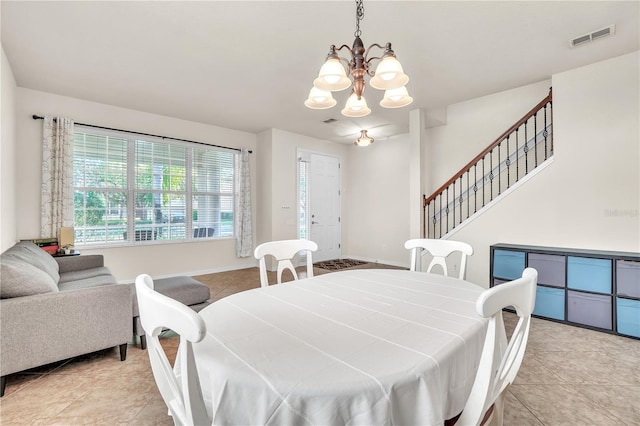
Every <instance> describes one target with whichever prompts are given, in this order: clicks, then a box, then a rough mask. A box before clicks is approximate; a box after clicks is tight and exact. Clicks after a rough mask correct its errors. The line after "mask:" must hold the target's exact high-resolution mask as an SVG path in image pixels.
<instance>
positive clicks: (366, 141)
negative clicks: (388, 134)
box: [353, 130, 374, 146]
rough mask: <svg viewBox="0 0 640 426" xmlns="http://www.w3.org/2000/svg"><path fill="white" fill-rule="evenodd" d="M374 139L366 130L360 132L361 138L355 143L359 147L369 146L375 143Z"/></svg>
mask: <svg viewBox="0 0 640 426" xmlns="http://www.w3.org/2000/svg"><path fill="white" fill-rule="evenodd" d="M373 141H374V139H373V138H372V137H371V136H369V135H368V134H367V131H366V130H360V136H358V138H357V139H356V140H355V141H354V142H353V143H354V144H356V145H358V146H369V145H371V144H372V143H373Z"/></svg>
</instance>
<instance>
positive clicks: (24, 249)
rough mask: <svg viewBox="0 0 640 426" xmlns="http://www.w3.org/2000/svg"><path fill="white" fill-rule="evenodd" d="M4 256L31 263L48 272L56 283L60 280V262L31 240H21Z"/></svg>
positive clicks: (3, 254)
mask: <svg viewBox="0 0 640 426" xmlns="http://www.w3.org/2000/svg"><path fill="white" fill-rule="evenodd" d="M2 257H6V258H9V257H11V258H15V259H19V260H22V261H24V262H26V263H29V264H31V265H33V266H35V267H36V268H38V269H40V270H41V271H43V272H46V273H47V274H48V275H49V276H50V277H51V279H53V281H54V283H56V284H57V283H58V281H59V280H60V274H59V273H58V262H56V260H55V259H54V258H53V256H51V255H50V254H49V253H47V252H46V251H44V250H42V249H41V248H40V247H38V246H37V245H35V244H34V243H32V242H29V241H20V242H19V243H17V244H16V245H14V246H13V247H11V248H10V249H8V250H7V251H5V252H4V253H2Z"/></svg>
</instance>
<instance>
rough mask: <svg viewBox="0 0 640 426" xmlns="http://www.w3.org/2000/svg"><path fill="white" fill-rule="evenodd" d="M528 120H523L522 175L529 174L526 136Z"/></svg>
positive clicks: (527, 139)
mask: <svg viewBox="0 0 640 426" xmlns="http://www.w3.org/2000/svg"><path fill="white" fill-rule="evenodd" d="M528 122H529V120H525V122H524V175H525V176H526V175H528V174H529V137H528V136H527V123H528Z"/></svg>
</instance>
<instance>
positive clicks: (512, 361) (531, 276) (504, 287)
mask: <svg viewBox="0 0 640 426" xmlns="http://www.w3.org/2000/svg"><path fill="white" fill-rule="evenodd" d="M537 282H538V271H536V270H535V269H533V268H527V269H525V270H524V272H523V273H522V278H518V279H517V280H514V281H509V282H507V283H504V284H500V285H497V286H495V287H492V288H490V289H488V290H485V291H484V292H483V293H482V294H481V295H480V297H479V298H478V300H477V301H476V312H477V313H478V315H480V316H482V317H485V318H489V325H488V328H487V334H486V336H485V340H484V348H483V350H482V356H481V358H480V364H479V365H478V372H477V374H476V378H475V380H474V382H473V387H472V389H471V394H470V395H469V399H467V403H466V405H465V407H464V410H463V411H462V414H461V415H460V417H459V418H458V419H457V420H456V419H452V420H449V421H447V422H445V426H451V425H454V424H455V425H458V426H477V425H484V424H488V422H489V421H490V422H491V424H492V425H502V423H503V409H504V393H505V391H506V389H507V387H508V386H509V385H510V384H511V383H513V381H514V380H515V378H516V375H517V374H518V370H519V369H520V365H521V364H522V359H523V358H524V353H525V350H526V347H527V339H528V337H529V328H530V326H531V313H532V312H533V308H534V307H535V302H536V285H537ZM507 306H511V307H513V308H515V310H516V314H517V315H518V323H517V324H516V327H515V329H514V331H513V334H512V335H511V338H510V339H509V342H508V344H506V345H505V343H506V341H505V331H504V323H503V321H502V309H503V308H506V307H507ZM505 346H506V349H505Z"/></svg>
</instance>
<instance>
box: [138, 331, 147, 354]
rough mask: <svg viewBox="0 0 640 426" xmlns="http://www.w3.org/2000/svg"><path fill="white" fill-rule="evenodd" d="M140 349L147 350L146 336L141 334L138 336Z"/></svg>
mask: <svg viewBox="0 0 640 426" xmlns="http://www.w3.org/2000/svg"><path fill="white" fill-rule="evenodd" d="M140 349H142V350H145V349H147V335H146V334H143V335H142V336H140Z"/></svg>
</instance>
